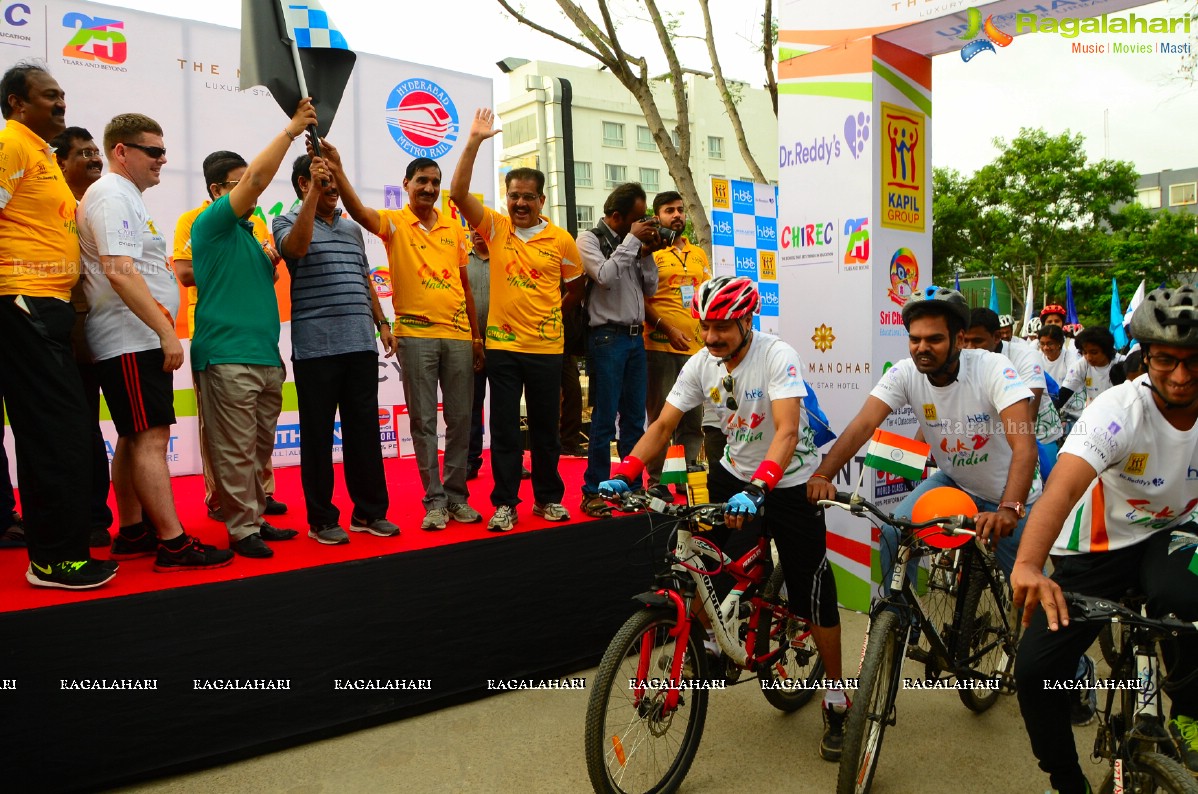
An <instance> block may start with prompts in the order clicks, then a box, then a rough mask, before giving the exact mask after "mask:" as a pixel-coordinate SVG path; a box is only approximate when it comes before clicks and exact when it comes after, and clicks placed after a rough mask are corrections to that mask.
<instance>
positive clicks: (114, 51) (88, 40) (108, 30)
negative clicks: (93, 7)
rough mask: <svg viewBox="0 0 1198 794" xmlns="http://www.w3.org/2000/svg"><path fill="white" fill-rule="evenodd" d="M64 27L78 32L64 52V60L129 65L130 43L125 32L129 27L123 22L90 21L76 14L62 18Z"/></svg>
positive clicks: (90, 19) (89, 18)
mask: <svg viewBox="0 0 1198 794" xmlns="http://www.w3.org/2000/svg"><path fill="white" fill-rule="evenodd" d="M62 26H63V27H64V28H70V29H71V30H74V31H75V35H74V36H73V37H71V40H70V41H68V42H67V45H66V46H65V47H63V48H62V54H63V56H64V57H66V58H77V59H79V60H81V61H95V62H98V64H101V65H106V66H114V65H116V64H122V63H124V62H125V58H126V57H127V55H128V42H127V40H126V39H125V34H124V32H123V31H124V27H125V23H124V22H122V21H121V20H119V19H104V18H103V17H89V16H87V15H86V14H80V13H78V12H75V11H73V12H71V13H69V14H67V15H66V16H64V17H63V18H62Z"/></svg>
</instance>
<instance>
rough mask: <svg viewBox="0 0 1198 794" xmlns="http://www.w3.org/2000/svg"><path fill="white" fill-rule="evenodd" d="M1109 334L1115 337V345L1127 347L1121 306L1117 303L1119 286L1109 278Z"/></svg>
mask: <svg viewBox="0 0 1198 794" xmlns="http://www.w3.org/2000/svg"><path fill="white" fill-rule="evenodd" d="M1111 335H1112V336H1114V337H1115V347H1116V348H1124V347H1127V331H1124V330H1123V307H1122V306H1121V305H1120V304H1119V286H1118V285H1117V284H1116V283H1115V279H1113V278H1112V279H1111Z"/></svg>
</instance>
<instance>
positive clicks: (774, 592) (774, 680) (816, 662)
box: [755, 565, 824, 711]
mask: <svg viewBox="0 0 1198 794" xmlns="http://www.w3.org/2000/svg"><path fill="white" fill-rule="evenodd" d="M783 582H784V579H783V577H782V566H780V565H779V566H776V567H775V568H774V572H773V573H772V574H770V578H769V580H768V581H767V582H766V584H765V589H764V590H763V591H762V593H761V597H762V599H763V600H764V601H766V602H767V603H769V604H777V605H779V606H781V607H782V608H783V609H785V608H786V606H787V601H786V597H785V596H784V595H782V585H783ZM779 647H781V648H782V650H781V652H780V653H779V655H778V658H777V659H775V660H774V661H773V662H772V663H770V664H767V665H763V666H762V667H761V669H759V670H758V671H757V678H758V681H759V683H760V684H761V694H762V695H764V696H765V699H766V701H767V702H768V703H769V704H770V705H771V706H773V707H774V708H776V709H779V710H780V711H795V710H797V709H799V708H801V707H802V706H804V705H805V704H806V703H807V701H809V700H811V696H812V695H813V694H815V688H814V686H815V682H816V681H819V680H820V679H821V678H823V675H824V662H823V660H822V659H820V656H819V650H818V649H817V648H816V647H815V640H814V639H813V638H812V636H811V626H810V625H809V624H808V622H807V621H806V620H803V619H802V618H800V617H798V616H797V615H794V614H792V613H791V612H790V611H789V610H787V611H786V617H785V618H783V619H779V618H778V617H777V616H776V615H774V614H773V613H771V612H769V611H768V610H763V611H762V613H761V618H760V621H759V622H758V624H757V642H756V651H755V653H757V654H758V655H764V654H765V653H766V652H767V651H768V652H773V651H775V650H776V649H778V648H779Z"/></svg>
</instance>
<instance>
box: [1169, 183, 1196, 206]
mask: <svg viewBox="0 0 1198 794" xmlns="http://www.w3.org/2000/svg"><path fill="white" fill-rule="evenodd" d="M1180 204H1198V182H1181V183H1178V184H1176V185H1169V206H1170V207H1176V206H1178V205H1180Z"/></svg>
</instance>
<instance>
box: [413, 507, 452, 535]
mask: <svg viewBox="0 0 1198 794" xmlns="http://www.w3.org/2000/svg"><path fill="white" fill-rule="evenodd" d="M447 524H449V511H448V510H446V509H445V508H444V507H433V508H430V509H429V511H428V512H427V513H425V514H424V520H423V521H421V522H420V528H421V529H426V530H429V531H432V530H437V529H445V527H446V525H447Z"/></svg>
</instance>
